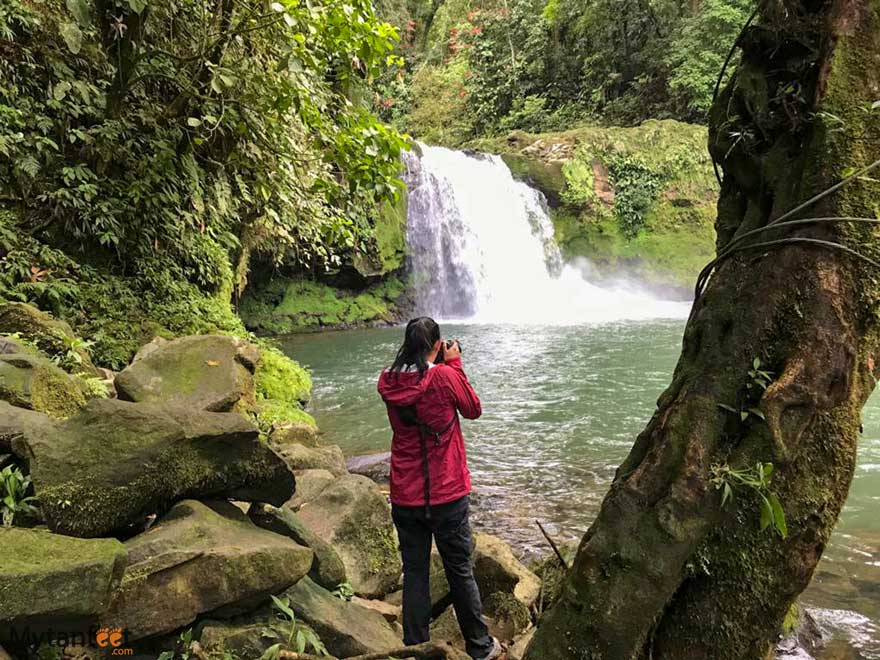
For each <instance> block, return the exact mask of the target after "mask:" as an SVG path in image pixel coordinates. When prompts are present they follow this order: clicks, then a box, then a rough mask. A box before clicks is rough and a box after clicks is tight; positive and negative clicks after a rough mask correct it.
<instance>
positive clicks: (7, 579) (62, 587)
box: [0, 527, 128, 640]
mask: <svg viewBox="0 0 880 660" xmlns="http://www.w3.org/2000/svg"><path fill="white" fill-rule="evenodd" d="M0 557H2V561H0V639H2V640H8V639H9V638H10V633H11V632H12V631H11V630H10V628H11V627H15V629H16V632H17V633H18V634H19V635H20V634H21V633H22V630H23V629H24V628H25V627H30V629H31V632H32V633H33V634H39V632H40V631H41V630H45V629H47V628H48V627H54V628H56V629H57V628H59V627H63V626H67V627H68V628H71V627H76V626H79V627H82V626H84V627H85V628H88V626H89V625H91V624H92V623H94V622H96V621H97V620H98V618H99V617H100V616H101V615H102V614H103V613H104V612H105V611H106V610H107V608H108V607H109V606H110V601H111V597H112V595H113V593H114V592H115V590H116V588H117V587H118V586H119V582H120V579H121V577H122V572H123V570H124V569H125V566H126V563H127V561H128V560H127V551H126V549H125V547H124V546H123V545H122V543H120V542H119V541H117V540H115V539H77V538H72V537H69V536H61V535H60V534H52V533H51V532H48V531H45V530H40V529H20V528H16V527H0ZM74 629H78V628H74Z"/></svg>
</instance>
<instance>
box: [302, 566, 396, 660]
mask: <svg viewBox="0 0 880 660" xmlns="http://www.w3.org/2000/svg"><path fill="white" fill-rule="evenodd" d="M285 596H287V597H288V598H289V599H290V607H291V609H293V611H294V613H296V616H297V619H298V620H301V621H304V622H305V623H306V624H308V626H309V627H310V628H312V629H313V630H314V631H315V632H316V633H317V634H318V636H319V637H320V638H321V641H322V642H324V644H325V645H326V647H327V650H328V651H329V652H330V653H331V654H332V655H335V656H339V657H341V658H346V657H349V656H352V655H358V654H361V653H381V652H383V651H388V650H390V649H393V648H395V647H398V646H400V645H401V640H400V638H399V637H398V636H397V635H396V634H395V633H394V631H393V629H392V628H391V626H390V625H389V624H388V622H387V621H386V620H385V619H384V617H383V616H382V615H381V614H379V613H378V612H376V611H374V610H371V609H367V608H365V607H361V606H360V605H356V604H354V603H349V602H346V601H344V600H342V599H340V598H336V597H335V596H333V595H332V594H331V593H330V592H329V591H327V590H326V589H322V588H321V587H319V586H318V585H317V584H315V583H314V582H312V580H310V579H309V578H305V579H303V580H300V581H299V582H297V583H296V584H295V585H294V586H292V587H291V588H290V589H288V590H287V591H286V592H285Z"/></svg>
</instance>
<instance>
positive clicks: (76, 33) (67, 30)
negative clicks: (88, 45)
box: [59, 23, 83, 55]
mask: <svg viewBox="0 0 880 660" xmlns="http://www.w3.org/2000/svg"><path fill="white" fill-rule="evenodd" d="M59 31H60V32H61V38H62V39H64V43H66V44H67V48H68V49H69V50H70V52H71V53H73V54H74V55H78V54H79V51H80V50H82V38H83V35H82V32H81V31H80V29H79V27H77V25H76V23H62V24H61V27H60V28H59Z"/></svg>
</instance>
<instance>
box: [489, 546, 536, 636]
mask: <svg viewBox="0 0 880 660" xmlns="http://www.w3.org/2000/svg"><path fill="white" fill-rule="evenodd" d="M475 541H476V543H475V548H474V577H476V580H477V584H478V585H479V587H480V595H481V596H482V598H483V607H484V609H485V611H486V614H487V615H488V616H490V617H491V618H492V619H493V621H494V623H495V626H496V631H497V632H496V634H497V635H499V636H500V637H502V638H503V639H507V640H510V639H512V638H513V637H514V636H515V635H517V634H518V633H520V632H523V631H524V630H526V628H528V626H529V625H531V614H530V609H531V607H532V605H534V603H535V601H536V600H537V599H538V596H539V595H540V593H541V580H540V579H539V578H538V576H537V575H535V574H534V573H532V571H530V570H529V569H528V568H526V567H525V566H523V564H522V563H520V561H519V560H518V559H517V558H516V557H515V556H514V554H513V551H512V550H511V549H510V546H509V545H507V544H506V543H505V542H504V541H502V540H501V539H499V538H498V537H496V536H492V535H490V534H477V535H476V537H475Z"/></svg>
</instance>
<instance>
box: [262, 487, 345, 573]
mask: <svg viewBox="0 0 880 660" xmlns="http://www.w3.org/2000/svg"><path fill="white" fill-rule="evenodd" d="M248 517H249V518H250V519H251V520H252V521H253V522H254V524H256V525H257V526H258V527H262V528H263V529H268V530H269V531H270V532H275V533H276V534H283V535H284V536H287V537H288V538H291V539H293V540H294V541H296V542H297V543H299V544H300V545H302V546H305V547H307V548H311V550H312V552H314V553H315V560H314V562H312V568H311V569H310V570H309V576H310V577H311V578H312V579H313V580H314V581H315V582H317V583H318V584H319V585H321V586H322V587H324V588H326V589H335V588H336V587H338V586H339V585H340V584H342V583H343V582H345V565H344V564H343V563H342V559H340V558H339V555H338V554H337V553H336V550H334V549H333V546H331V545H330V544H329V543H325V542H324V541H323V540H321V538H319V537H318V536H317V535H316V534H315V533H314V532H312V531H311V530H310V529H309V528H308V527H306V526H305V525H303V524H302V522H301V521H300V520H299V518H298V517H297V515H296V514H295V513H294V512H293V511H291V510H290V509H285V508H278V507H274V506H272V505H271V504H263V503H254V504H252V505H251V508H250V510H249V511H248Z"/></svg>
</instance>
